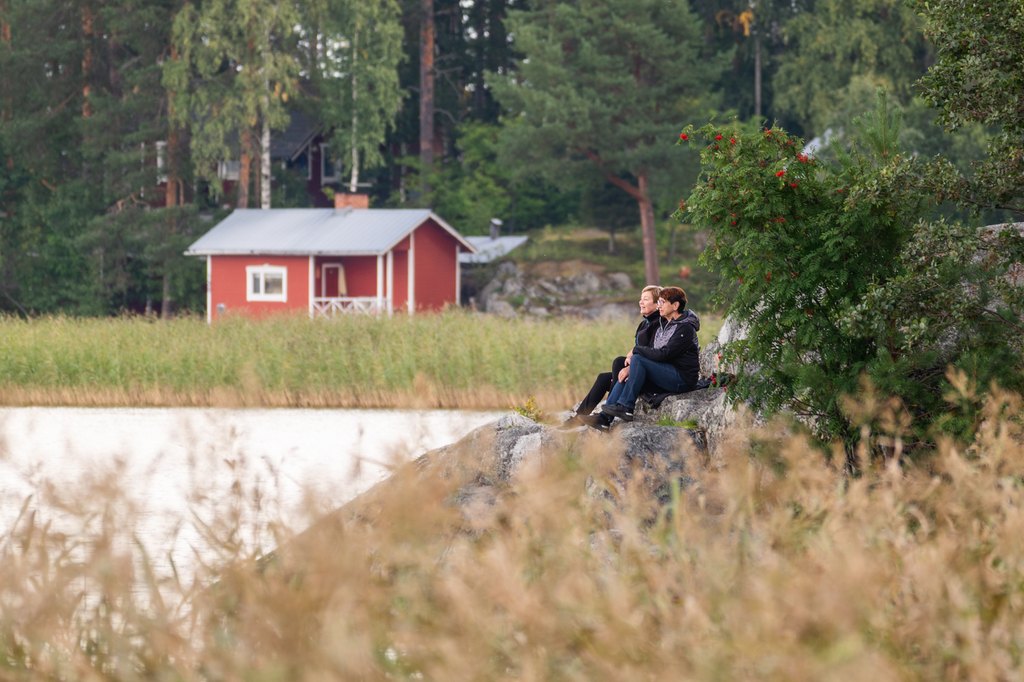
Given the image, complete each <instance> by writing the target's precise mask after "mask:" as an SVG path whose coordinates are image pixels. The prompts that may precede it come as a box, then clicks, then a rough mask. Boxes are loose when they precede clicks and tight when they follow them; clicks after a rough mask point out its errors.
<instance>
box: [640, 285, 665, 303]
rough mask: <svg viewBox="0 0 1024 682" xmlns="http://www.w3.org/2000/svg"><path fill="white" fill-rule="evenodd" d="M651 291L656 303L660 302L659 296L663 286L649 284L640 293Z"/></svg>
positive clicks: (652, 298)
mask: <svg viewBox="0 0 1024 682" xmlns="http://www.w3.org/2000/svg"><path fill="white" fill-rule="evenodd" d="M648 291H649V292H651V300H652V301H654V302H655V303H657V302H658V298H659V297H660V296H661V287H659V286H658V285H657V284H648V285H647V286H645V287H644V288H643V289H641V290H640V295H641V296H643V295H644V294H645V293H647V292H648Z"/></svg>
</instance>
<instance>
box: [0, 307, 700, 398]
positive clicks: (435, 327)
mask: <svg viewBox="0 0 1024 682" xmlns="http://www.w3.org/2000/svg"><path fill="white" fill-rule="evenodd" d="M635 323H636V321H635V320H628V319H627V320H616V321H610V322H609V321H600V322H596V321H589V320H583V319H568V318H562V319H557V320H503V319H499V318H496V317H494V316H488V315H477V314H471V313H466V312H461V311H451V312H446V313H444V314H439V315H417V316H413V317H409V316H404V315H396V316H395V317H393V318H375V317H365V316H348V317H344V318H341V319H337V320H331V321H327V320H309V319H307V318H305V317H302V316H279V317H272V318H268V319H263V320H258V321H254V320H247V319H243V318H234V319H228V320H225V321H221V322H218V323H216V324H214V325H207V324H206V323H205V322H204V321H202V320H199V319H195V318H183V319H177V320H172V321H167V322H157V321H152V320H148V319H144V318H123V319H77V318H69V317H52V318H41V319H34V320H30V321H27V322H26V321H21V320H18V319H16V318H3V319H0V338H2V339H3V341H2V343H0V404H6V405H79V406H92V405H108V406H149V405H153V406H157V405H167V406H207V405H209V406H225V407H235V406H264V407H416V408H430V407H441V408H447V407H461V408H479V409H491V408H499V409H501V408H507V407H509V405H511V404H520V403H521V402H523V401H525V400H527V399H528V398H529V397H531V396H532V397H534V398H535V401H536V402H537V404H538V405H539V406H541V407H542V408H544V409H567V408H569V407H571V406H572V404H573V401H574V400H578V399H579V398H580V397H582V394H583V392H585V390H586V389H587V388H589V386H590V383H591V382H592V381H593V377H594V374H595V373H596V372H598V371H606V370H605V367H604V366H605V365H609V364H610V361H611V358H613V357H614V356H615V355H620V354H623V353H624V352H625V351H626V350H627V349H628V347H629V342H630V339H631V336H632V333H633V328H634V326H635ZM717 324H720V323H718V322H717V321H715V320H711V321H710V323H709V324H706V325H705V326H706V328H707V329H708V331H707V332H705V334H706V336H707V338H709V339H710V338H711V337H712V336H713V332H714V329H716V328H717Z"/></svg>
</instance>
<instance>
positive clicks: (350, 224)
mask: <svg viewBox="0 0 1024 682" xmlns="http://www.w3.org/2000/svg"><path fill="white" fill-rule="evenodd" d="M428 219H433V220H434V221H435V222H436V223H437V224H438V225H440V226H441V227H442V228H443V229H444V230H446V231H447V232H449V233H450V234H451V235H452V237H454V238H455V239H456V241H458V242H459V244H460V245H461V246H462V247H463V249H465V250H466V251H468V252H469V253H473V252H475V251H476V249H475V248H474V247H473V245H472V244H470V243H469V242H468V241H466V239H465V238H464V237H463V236H462V235H460V234H459V233H458V232H456V231H455V229H454V228H453V227H452V226H451V225H449V224H448V223H446V222H445V221H443V220H441V219H440V218H439V217H438V216H436V215H435V214H434V213H433V212H431V211H429V210H427V209H422V208H421V209H417V208H412V209H410V208H369V209H358V208H356V209H353V208H341V209H335V208H271V209H258V208H241V209H237V210H235V211H234V212H233V213H232V214H231V215H229V216H228V217H227V218H225V219H224V220H222V221H221V222H219V223H218V224H217V225H215V226H214V227H213V229H212V230H210V231H209V232H207V233H206V234H205V235H203V236H202V237H200V238H199V239H198V240H197V241H196V242H195V243H193V244H192V245H191V246H190V247H188V250H186V251H185V255H186V256H226V255H256V254H270V255H278V256H376V255H380V254H384V253H387V252H388V251H390V250H391V249H392V248H393V247H394V246H395V245H396V244H398V243H399V242H400V241H402V240H403V239H405V237H406V236H407V235H408V234H409V233H410V232H412V231H413V230H415V229H416V228H417V227H419V226H420V225H422V224H423V223H424V222H426V221H427V220H428Z"/></svg>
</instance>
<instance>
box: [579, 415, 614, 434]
mask: <svg viewBox="0 0 1024 682" xmlns="http://www.w3.org/2000/svg"><path fill="white" fill-rule="evenodd" d="M577 419H579V423H581V424H586V425H587V426H589V427H590V428H592V429H597V430H598V431H607V430H608V427H610V426H611V425H612V420H611V419H609V418H608V416H607V415H604V414H586V415H581V416H579V417H577Z"/></svg>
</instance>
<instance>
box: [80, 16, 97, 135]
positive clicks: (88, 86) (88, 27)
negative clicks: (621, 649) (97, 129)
mask: <svg viewBox="0 0 1024 682" xmlns="http://www.w3.org/2000/svg"><path fill="white" fill-rule="evenodd" d="M95 37H96V16H95V15H94V14H93V11H92V7H89V5H87V4H86V5H82V43H83V46H84V49H83V50H82V118H91V117H92V70H93V62H94V61H95V54H94V52H93V47H94V46H93V41H94V40H95Z"/></svg>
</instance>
